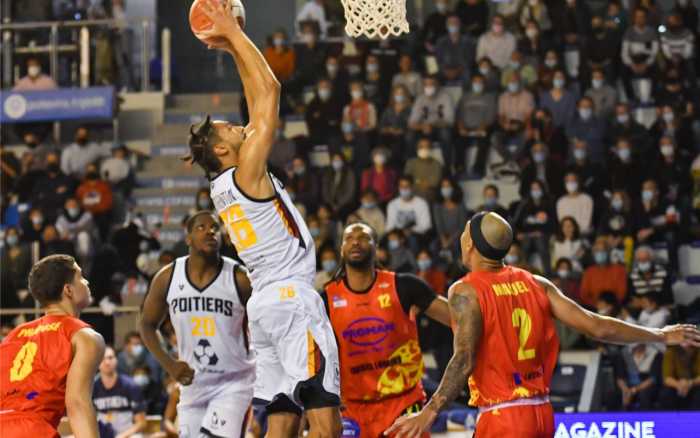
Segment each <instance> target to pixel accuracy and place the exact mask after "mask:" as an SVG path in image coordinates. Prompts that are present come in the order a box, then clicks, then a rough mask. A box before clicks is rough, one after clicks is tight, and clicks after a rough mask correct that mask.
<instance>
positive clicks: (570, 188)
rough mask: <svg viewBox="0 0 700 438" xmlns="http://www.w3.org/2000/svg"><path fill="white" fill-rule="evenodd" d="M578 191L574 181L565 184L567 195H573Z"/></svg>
mask: <svg viewBox="0 0 700 438" xmlns="http://www.w3.org/2000/svg"><path fill="white" fill-rule="evenodd" d="M577 190H578V183H577V182H576V181H569V182H567V183H566V191H567V192H569V193H575V192H576V191H577Z"/></svg>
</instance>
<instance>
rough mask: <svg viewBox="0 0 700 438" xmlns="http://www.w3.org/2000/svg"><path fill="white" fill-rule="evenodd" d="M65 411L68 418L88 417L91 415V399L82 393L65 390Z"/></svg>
mask: <svg viewBox="0 0 700 438" xmlns="http://www.w3.org/2000/svg"><path fill="white" fill-rule="evenodd" d="M66 413H67V414H68V417H69V418H79V417H89V416H90V415H92V400H91V399H90V397H89V396H86V395H83V394H74V393H71V392H70V391H68V392H66Z"/></svg>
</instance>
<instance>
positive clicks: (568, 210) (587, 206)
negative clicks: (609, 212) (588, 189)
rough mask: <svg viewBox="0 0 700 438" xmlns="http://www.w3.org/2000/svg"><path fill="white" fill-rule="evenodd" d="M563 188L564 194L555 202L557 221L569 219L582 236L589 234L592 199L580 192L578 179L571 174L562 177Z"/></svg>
mask: <svg viewBox="0 0 700 438" xmlns="http://www.w3.org/2000/svg"><path fill="white" fill-rule="evenodd" d="M564 187H565V188H566V194H565V195H563V196H562V197H560V198H559V199H558V200H557V218H558V220H559V221H562V220H563V219H564V218H565V217H571V218H573V219H574V220H575V221H576V223H577V224H578V226H579V229H580V230H581V233H582V234H583V235H588V234H590V232H591V231H592V223H593V198H591V197H590V195H588V194H587V193H583V192H582V191H581V188H580V187H581V184H580V182H579V177H578V175H576V174H575V173H573V172H569V173H567V174H566V175H565V176H564Z"/></svg>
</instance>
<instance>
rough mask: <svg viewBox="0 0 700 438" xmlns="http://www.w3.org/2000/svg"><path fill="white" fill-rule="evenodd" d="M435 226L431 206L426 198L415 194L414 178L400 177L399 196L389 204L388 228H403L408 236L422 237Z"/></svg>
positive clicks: (387, 213) (390, 229)
mask: <svg viewBox="0 0 700 438" xmlns="http://www.w3.org/2000/svg"><path fill="white" fill-rule="evenodd" d="M432 227H433V224H432V220H431V217H430V207H429V206H428V203H427V202H426V201H425V199H423V198H421V197H420V196H417V195H416V194H415V189H414V184H413V178H412V177H410V176H408V175H403V176H401V178H399V196H397V197H396V198H394V199H392V200H391V201H390V202H389V204H388V205H387V212H386V229H387V230H388V231H392V230H401V231H403V233H404V234H405V236H406V237H408V238H412V237H416V238H420V237H422V236H424V235H425V234H426V233H428V232H429V231H430V230H431V229H432Z"/></svg>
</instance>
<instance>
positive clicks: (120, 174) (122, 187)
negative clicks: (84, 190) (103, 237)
mask: <svg viewBox="0 0 700 438" xmlns="http://www.w3.org/2000/svg"><path fill="white" fill-rule="evenodd" d="M275 151H277V149H275ZM100 175H102V178H103V179H105V180H106V181H108V182H109V183H110V184H111V185H112V187H113V188H114V190H115V191H119V192H120V193H122V194H123V195H124V196H129V194H130V193H131V189H132V187H133V184H134V181H133V174H132V170H131V163H130V162H129V149H128V148H127V147H126V145H120V146H118V147H115V148H114V149H112V156H111V157H109V158H107V159H105V160H104V161H102V164H101V165H100Z"/></svg>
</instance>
